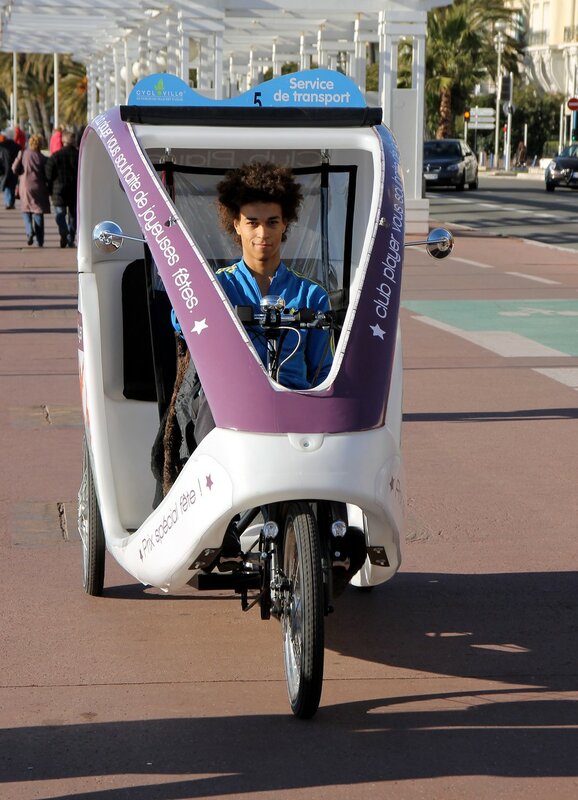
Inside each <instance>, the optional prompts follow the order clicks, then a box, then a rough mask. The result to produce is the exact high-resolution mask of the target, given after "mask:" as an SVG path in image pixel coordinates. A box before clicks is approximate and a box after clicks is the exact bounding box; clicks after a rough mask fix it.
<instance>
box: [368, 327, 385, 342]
mask: <svg viewBox="0 0 578 800" xmlns="http://www.w3.org/2000/svg"><path fill="white" fill-rule="evenodd" d="M369 327H370V328H371V330H372V331H373V335H374V336H379V338H380V339H383V337H384V336H385V331H384V330H382V329H381V328H380V327H379V325H370V326H369Z"/></svg>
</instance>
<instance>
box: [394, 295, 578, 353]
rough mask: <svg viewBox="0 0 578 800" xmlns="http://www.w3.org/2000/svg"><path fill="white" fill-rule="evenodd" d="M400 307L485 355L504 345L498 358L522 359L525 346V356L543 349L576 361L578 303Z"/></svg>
mask: <svg viewBox="0 0 578 800" xmlns="http://www.w3.org/2000/svg"><path fill="white" fill-rule="evenodd" d="M403 306H404V307H405V308H407V309H409V310H410V311H413V312H414V313H415V314H417V315H418V318H421V320H422V321H423V322H429V323H430V324H434V325H436V324H437V326H438V327H443V326H445V327H446V329H447V330H448V331H450V332H454V333H455V334H456V335H457V336H461V337H462V338H464V339H469V340H470V341H474V342H475V341H477V342H478V343H480V344H482V346H486V347H487V348H488V349H493V347H492V341H494V342H495V343H496V346H497V342H498V341H502V342H503V347H502V350H501V351H500V354H501V355H505V356H507V355H508V354H511V355H512V356H520V355H523V354H524V353H523V348H524V345H525V346H526V348H527V350H528V352H531V351H532V349H534V351H536V352H538V351H539V350H540V348H543V352H544V353H546V352H547V351H548V350H550V351H552V353H551V354H552V355H560V356H563V355H567V356H578V299H577V300H552V299H550V300H548V299H539V300H527V299H523V300H437V301H436V300H422V301H419V300H413V301H412V300H409V301H405V302H404V303H403ZM476 334H479V335H478V336H476ZM493 334H497V335H496V336H494V337H493V338H492V335H493ZM504 334H505V335H504ZM483 343H485V344H483ZM536 344H538V345H540V347H539V348H536V347H535V345H536Z"/></svg>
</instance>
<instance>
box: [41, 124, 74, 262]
mask: <svg viewBox="0 0 578 800" xmlns="http://www.w3.org/2000/svg"><path fill="white" fill-rule="evenodd" d="M77 177H78V150H77V148H76V147H75V145H74V134H73V133H72V132H71V131H64V132H63V134H62V147H61V148H60V150H57V151H56V152H55V153H54V154H53V155H51V156H50V158H49V159H48V161H47V162H46V179H47V181H48V191H49V193H50V195H51V197H52V205H53V206H54V215H55V219H56V224H57V225H58V232H59V234H60V246H61V247H74V239H75V237H76V181H77Z"/></svg>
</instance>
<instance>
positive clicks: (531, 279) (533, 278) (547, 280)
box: [506, 272, 560, 286]
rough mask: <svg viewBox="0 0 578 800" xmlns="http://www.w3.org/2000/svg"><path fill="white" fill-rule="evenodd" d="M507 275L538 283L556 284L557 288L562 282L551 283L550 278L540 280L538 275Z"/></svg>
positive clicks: (517, 273)
mask: <svg viewBox="0 0 578 800" xmlns="http://www.w3.org/2000/svg"><path fill="white" fill-rule="evenodd" d="M506 275H513V276H514V277H516V278H527V279H528V280H529V281H537V282H538V283H554V284H556V286H559V285H560V281H551V280H550V279H549V278H539V277H538V276H537V275H525V274H524V273H523V272H506Z"/></svg>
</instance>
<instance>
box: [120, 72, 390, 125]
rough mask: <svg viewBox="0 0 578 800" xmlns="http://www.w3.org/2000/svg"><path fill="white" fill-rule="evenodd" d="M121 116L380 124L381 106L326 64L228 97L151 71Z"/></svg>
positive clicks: (151, 120) (174, 121) (167, 121)
mask: <svg viewBox="0 0 578 800" xmlns="http://www.w3.org/2000/svg"><path fill="white" fill-rule="evenodd" d="M121 119H122V120H123V121H125V122H137V123H147V124H155V123H159V124H163V125H182V124H188V125H195V124H203V125H204V124H210V125H238V124H239V123H240V122H241V121H243V120H244V121H246V122H247V123H248V124H250V125H252V126H255V125H257V126H263V125H266V126H271V125H280V126H287V125H294V126H303V125H304V124H307V123H311V124H315V125H316V126H318V127H323V126H331V127H335V126H339V125H347V126H351V125H377V124H379V123H380V122H381V119H382V109H381V108H368V107H367V105H366V102H365V98H364V97H363V95H362V93H361V92H360V91H359V89H358V88H357V86H356V85H355V84H354V83H353V82H352V81H351V80H350V79H349V78H347V77H346V76H345V75H342V74H341V73H339V72H335V71H332V70H325V69H314V70H307V71H304V72H296V73H292V74H290V75H282V76H280V77H278V78H275V79H274V80H271V81H266V82H265V83H261V84H259V86H258V89H250V90H249V91H247V92H244V93H243V94H241V95H238V96H237V97H232V98H229V99H227V100H222V99H220V100H212V99H209V98H207V97H205V96H204V95H202V94H199V93H198V92H196V91H195V90H194V89H191V88H190V87H189V86H188V85H187V84H186V83H185V82H184V81H183V80H181V79H180V78H178V77H176V76H174V75H168V74H165V73H157V74H155V75H148V76H147V77H145V78H143V79H142V80H140V81H139V82H138V83H137V84H136V86H135V87H134V88H133V90H132V92H131V94H130V97H129V100H128V105H126V106H122V107H121Z"/></svg>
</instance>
